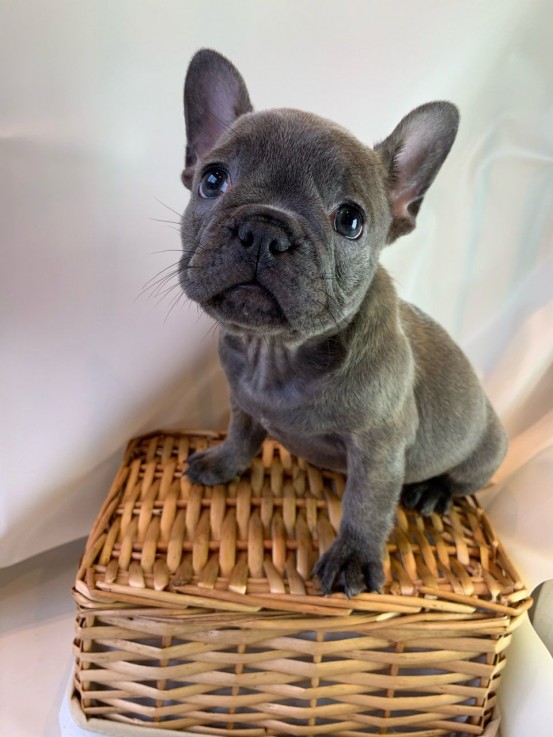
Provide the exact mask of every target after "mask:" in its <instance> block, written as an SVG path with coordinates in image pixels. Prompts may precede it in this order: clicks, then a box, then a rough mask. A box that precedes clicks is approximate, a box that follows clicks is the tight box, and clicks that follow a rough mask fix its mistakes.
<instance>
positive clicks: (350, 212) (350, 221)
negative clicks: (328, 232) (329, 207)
mask: <svg viewBox="0 0 553 737" xmlns="http://www.w3.org/2000/svg"><path fill="white" fill-rule="evenodd" d="M334 230H335V231H336V232H337V233H339V234H340V235H343V236H344V238H349V239H350V240H356V239H357V238H359V236H360V235H361V233H362V232H363V215H362V214H361V211H360V210H359V208H357V207H355V206H354V205H340V207H339V208H338V209H337V210H336V212H335V213H334Z"/></svg>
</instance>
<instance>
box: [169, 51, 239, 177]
mask: <svg viewBox="0 0 553 737" xmlns="http://www.w3.org/2000/svg"><path fill="white" fill-rule="evenodd" d="M252 109H253V108H252V104H251V102H250V98H249V95H248V90H247V89H246V85H245V83H244V80H243V79H242V76H241V74H240V72H239V71H238V70H237V69H236V67H235V66H234V65H233V64H231V63H230V61H229V60H228V59H226V58H225V57H224V56H223V55H222V54H219V53H218V52H217V51H212V50H211V49H201V50H200V51H197V52H196V54H194V56H193V57H192V61H191V62H190V65H189V67H188V71H187V73H186V80H185V82H184V120H185V123H186V161H185V169H184V171H183V173H182V181H183V184H184V185H185V187H188V189H190V188H191V186H192V179H193V177H194V169H195V167H196V165H197V163H198V161H200V160H201V159H202V158H203V157H204V156H205V155H206V154H207V153H208V152H209V151H210V150H211V149H212V148H213V147H214V146H215V144H216V142H217V139H218V138H219V137H220V136H221V134H222V133H224V131H225V130H227V129H228V128H229V127H230V125H231V124H232V123H234V121H235V120H236V118H238V117H239V116H240V115H243V114H244V113H249V112H251V110H252Z"/></svg>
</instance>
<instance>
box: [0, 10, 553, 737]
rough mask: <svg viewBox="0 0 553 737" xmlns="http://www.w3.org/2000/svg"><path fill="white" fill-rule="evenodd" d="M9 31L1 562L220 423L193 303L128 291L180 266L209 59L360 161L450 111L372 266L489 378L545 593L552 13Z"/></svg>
mask: <svg viewBox="0 0 553 737" xmlns="http://www.w3.org/2000/svg"><path fill="white" fill-rule="evenodd" d="M0 13H1V14H0V28H1V31H0V33H1V36H2V38H1V44H0V60H1V69H2V79H1V91H0V99H1V101H2V102H1V108H0V131H1V143H0V146H1V148H0V150H1V158H2V161H1V166H2V176H1V177H0V212H1V213H2V215H1V217H2V249H1V253H2V268H1V270H0V280H1V281H0V299H1V306H2V323H1V330H2V361H1V363H0V409H1V411H2V424H1V426H0V483H1V485H2V488H1V490H0V565H9V564H11V563H14V562H16V561H18V560H21V559H23V558H25V557H27V556H30V555H32V554H34V553H37V552H40V551H42V550H45V549H47V548H49V547H53V546H55V545H59V544H61V543H63V542H66V541H68V540H71V539H74V538H76V537H79V536H82V535H85V534H86V533H87V532H88V530H89V528H90V525H91V522H92V520H93V518H94V516H95V515H96V513H97V510H98V507H99V505H100V503H101V500H102V499H103V497H104V495H105V493H106V488H107V486H108V485H109V483H110V481H111V479H112V477H113V474H114V472H115V469H116V467H117V464H118V462H119V459H120V455H121V452H122V449H123V448H124V446H125V444H126V442H127V440H128V438H129V437H131V436H133V435H136V434H139V433H142V432H145V431H148V430H151V429H154V428H156V427H160V426H165V427H170V426H173V427H174V426H187V427H200V426H201V427H207V428H224V427H225V424H226V417H227V390H226V384H225V381H224V378H223V376H222V373H221V371H220V369H219V367H218V363H217V358H216V348H215V342H216V336H215V335H214V333H213V332H210V326H211V322H210V321H209V319H208V318H206V317H204V316H198V314H197V311H196V309H195V307H194V306H191V305H185V304H184V301H183V300H181V301H180V302H179V303H178V304H177V305H176V306H175V308H174V309H173V310H172V311H171V313H170V314H169V316H167V313H168V312H169V310H170V307H171V303H172V299H173V297H175V296H176V295H177V294H178V290H173V291H172V292H171V293H170V294H169V295H167V297H166V298H164V299H163V300H162V301H161V302H160V303H158V302H157V300H156V299H151V298H150V299H149V298H148V295H147V294H146V295H143V296H141V297H138V295H139V293H140V291H141V288H142V286H143V284H144V283H145V282H146V281H147V280H148V279H149V278H150V277H152V276H153V275H154V274H156V273H157V272H158V271H160V270H162V269H164V268H165V267H168V266H169V265H170V264H172V263H174V262H175V261H176V260H177V258H178V253H177V252H176V251H175V250H174V249H178V248H179V239H178V234H177V233H176V232H175V231H174V230H172V229H171V227H172V226H171V225H170V224H164V223H159V222H156V221H155V220H154V219H153V218H159V219H167V220H176V219H177V218H176V216H174V213H172V212H171V210H169V209H167V208H166V207H165V206H164V205H162V204H161V203H160V202H159V201H158V200H161V201H162V202H163V203H165V204H166V205H167V206H168V207H170V208H173V209H174V210H176V211H178V212H181V211H182V209H183V207H184V205H185V203H186V199H187V194H186V192H185V190H184V189H183V188H182V186H181V185H180V181H179V175H180V169H181V165H182V160H183V150H184V126H183V121H182V111H181V93H182V82H183V77H184V73H185V70H186V66H187V63H188V61H189V59H190V57H191V55H192V54H193V53H194V51H195V50H196V49H198V48H200V47H202V46H210V47H213V48H216V49H218V50H220V51H221V52H223V53H224V54H226V55H227V56H228V57H229V58H230V59H231V60H232V61H233V62H234V63H235V64H236V66H237V67H238V68H239V69H240V70H241V72H242V73H243V75H244V77H245V79H246V82H247V84H248V87H249V89H250V94H251V97H252V100H253V102H254V105H255V106H256V107H257V108H258V109H260V108H265V107H273V106H289V107H299V108H303V109H307V110H311V111H314V112H316V113H318V114H321V115H324V116H327V117H329V118H332V119H335V120H336V121H338V122H339V123H341V124H343V125H344V126H346V127H348V128H349V129H350V130H352V131H353V132H354V133H355V134H356V135H357V136H358V137H359V138H361V139H363V140H364V141H366V142H368V143H374V142H376V141H377V140H379V139H381V138H383V137H384V136H385V135H387V134H388V133H389V132H390V131H391V130H392V128H393V127H394V126H395V124H396V123H397V122H398V121H399V120H400V118H401V117H402V116H403V115H404V114H405V113H407V112H408V111H409V110H410V109H411V108H413V107H415V106H416V105H418V104H420V103H422V102H426V101H428V100H432V99H438V98H445V99H450V100H452V101H454V102H455V103H456V104H457V105H458V106H459V107H460V109H461V114H462V122H461V128H460V132H459V136H458V139H457V141H456V143H455V146H454V148H453V151H452V153H451V155H450V157H449V158H448V160H447V162H446V164H445V165H444V168H443V170H442V172H441V173H440V175H439V177H438V179H437V181H436V182H435V184H434V185H433V187H432V189H431V190H430V193H429V195H428V196H427V198H426V201H425V203H424V205H423V207H422V210H421V214H420V217H419V225H418V228H417V230H416V231H415V232H414V233H413V234H412V235H410V236H408V237H406V238H404V239H401V240H400V241H398V242H397V243H396V244H394V245H393V246H392V247H391V248H390V249H389V250H388V251H387V252H386V253H385V256H384V262H385V264H386V265H387V266H388V267H389V269H390V270H391V272H392V274H393V275H394V277H395V279H396V281H397V284H398V288H399V291H400V293H401V294H402V296H404V297H405V298H407V299H410V300H412V301H414V302H416V303H417V304H418V305H419V306H420V307H422V308H423V309H425V310H426V311H428V312H429V313H430V314H431V315H433V316H434V317H435V318H436V319H437V320H438V321H439V322H441V323H442V324H443V325H444V326H445V327H446V328H447V329H448V330H449V331H450V332H451V333H452V335H453V336H454V337H455V338H456V339H457V340H458V341H459V342H460V344H461V345H462V346H463V348H464V349H465V351H466V352H467V353H468V355H469V356H470V358H471V359H472V361H473V363H474V365H475V366H476V368H477V370H478V372H479V374H480V376H481V377H482V380H483V382H484V384H485V386H486V388H487V391H488V393H489V395H490V397H491V399H492V401H493V403H494V404H495V406H496V408H497V410H498V411H499V413H500V415H501V416H502V418H503V420H504V422H505V423H506V426H507V428H508V430H509V433H510V436H511V439H512V450H511V454H510V456H509V458H508V460H507V462H506V464H505V466H504V468H503V469H502V471H501V472H500V477H501V479H502V482H501V484H500V485H499V486H496V487H495V488H494V489H493V490H492V491H491V492H489V493H488V494H487V496H486V497H485V499H486V503H487V505H488V508H489V510H490V514H491V516H492V520H493V522H494V523H495V526H496V528H497V530H498V532H499V533H500V535H501V536H502V537H503V539H504V542H505V544H506V545H507V547H508V548H509V549H510V550H511V552H513V557H514V559H515V562H516V563H517V564H518V566H519V568H520V569H521V571H522V572H523V574H524V575H525V576H526V580H527V581H528V583H529V585H531V586H534V585H536V584H537V583H539V582H540V581H541V580H544V579H546V578H550V577H552V575H553V564H552V561H553V535H552V534H551V531H550V529H551V522H550V520H551V519H552V517H553V494H552V493H551V487H552V486H553V388H552V387H553V368H552V356H553V252H552V249H551V238H552V234H553V226H552V218H551V212H552V201H553V187H552V171H551V162H552V157H553V105H552V89H553V54H552V51H551V46H552V44H551V29H552V28H553V5H552V4H551V2H550V0H526V2H519V1H515V0H488V1H487V2H486V3H482V2H476V1H475V0H462V1H461V0H450V1H449V2H443V0H419V2H417V3H411V2H408V0H404V1H399V0H393V1H391V2H386V3H383V2H377V1H375V0H365V1H364V2H362V1H361V0H359V1H358V2H357V1H355V0H326V2H317V1H316V0H299V1H297V0H296V1H294V0H278V1H277V0H272V1H269V2H255V0H242V2H238V1H235V2H222V1H219V0H212V2H210V3H203V2H177V1H176V0H174V1H173V0H165V2H163V3H155V2H151V1H150V2H148V0H118V2H117V3H113V2H108V0H98V1H97V2H94V3H75V2H70V1H69V0H49V1H44V2H42V1H40V0H29V1H28V2H21V3H11V2H6V1H4V3H3V4H2V5H0ZM160 252H161V253H160ZM172 284H176V281H175V280H173V281H172V282H170V284H169V286H171V285H172ZM528 733H529V732H528ZM511 734H513V735H515V734H516V732H511ZM534 734H538V732H534ZM539 734H541V733H539ZM543 734H545V733H543Z"/></svg>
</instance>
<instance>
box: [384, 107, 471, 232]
mask: <svg viewBox="0 0 553 737" xmlns="http://www.w3.org/2000/svg"><path fill="white" fill-rule="evenodd" d="M458 126H459V111H458V110H457V108H456V107H455V105H453V104H452V103H450V102H429V103H427V104H426V105H421V106H420V107H418V108H416V109H415V110H413V111H411V112H410V113H409V115H407V116H405V118H403V120H402V121H401V123H400V124H399V125H398V126H397V127H396V128H395V130H394V131H393V133H392V134H391V135H389V136H388V138H386V139H385V140H384V141H382V143H379V144H378V145H377V146H375V151H377V152H378V154H380V157H381V158H382V160H383V162H384V165H385V166H386V169H387V171H388V191H389V196H390V203H391V206H392V216H393V221H392V224H391V226H390V230H389V232H388V238H387V242H388V243H392V241H395V239H396V238H399V236H400V235H404V234H405V233H409V232H410V231H411V230H413V229H414V227H415V221H416V217H417V214H418V211H419V208H420V206H421V203H422V199H423V197H424V195H425V193H426V190H427V189H428V187H430V185H431V184H432V182H433V181H434V178H435V177H436V174H437V173H438V171H439V170H440V167H441V165H442V164H443V163H444V161H445V158H446V156H447V155H448V153H449V150H450V148H451V146H452V145H453V141H454V140H455V136H456V134H457V128H458Z"/></svg>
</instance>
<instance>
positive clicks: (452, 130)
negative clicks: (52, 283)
mask: <svg viewBox="0 0 553 737" xmlns="http://www.w3.org/2000/svg"><path fill="white" fill-rule="evenodd" d="M184 99H185V114H186V128H187V139H188V140H187V157H186V169H185V173H184V175H183V181H184V182H185V184H186V185H187V186H188V187H189V188H190V189H191V190H192V196H191V198H190V203H189V205H188V207H187V209H186V211H185V213H184V215H183V218H182V226H181V234H182V243H183V256H182V259H181V264H180V280H181V285H182V288H183V290H184V292H185V293H186V294H187V295H188V296H189V297H190V298H191V299H193V300H195V301H196V302H198V303H199V304H200V305H201V306H202V307H203V308H204V310H205V311H206V312H208V313H209V314H210V315H212V316H213V317H214V318H215V319H216V320H218V322H219V323H220V326H221V331H220V357H221V362H222V364H223V367H224V370H225V372H226V375H227V378H228V381H229V385H230V389H231V398H232V402H231V404H232V420H231V423H230V427H229V432H228V436H227V439H226V440H225V442H224V443H222V445H220V446H219V447H218V448H216V449H212V450H208V451H204V452H201V453H197V454H195V455H194V456H193V457H192V458H191V460H190V466H189V470H188V474H189V476H190V478H191V479H193V480H194V481H196V482H198V483H204V484H217V483H222V482H225V481H228V480H230V479H232V478H234V477H236V476H237V475H238V474H240V473H241V472H242V471H243V470H244V469H245V468H246V467H247V466H248V464H249V462H250V460H251V458H252V457H253V455H254V454H255V453H256V452H257V450H258V449H259V447H260V445H261V443H262V441H263V439H264V438H265V436H266V434H267V433H270V434H271V435H272V436H273V437H275V438H276V439H277V440H279V441H281V442H282V443H283V444H284V445H285V446H286V447H287V448H288V449H289V450H290V451H291V452H293V453H296V454H298V455H300V456H303V457H304V458H306V459H307V460H308V461H310V462H311V463H314V464H317V465H320V466H323V467H327V468H332V469H337V470H340V471H347V474H348V481H347V486H346V491H345V494H344V499H343V518H342V523H341V526H340V530H339V533H338V535H337V537H336V540H335V541H334V543H333V545H332V546H331V548H330V549H329V550H328V551H327V552H326V553H325V554H324V555H323V556H322V557H321V559H320V560H319V561H318V563H317V566H316V568H315V573H316V575H318V577H319V579H320V582H321V585H322V588H323V590H324V591H325V592H330V591H331V590H334V589H342V590H344V591H345V592H346V593H347V595H348V596H352V595H354V594H356V593H359V592H361V591H363V590H365V589H367V590H369V591H372V590H379V589H380V587H381V585H382V582H383V569H382V562H381V559H382V551H383V546H384V544H385V542H386V539H387V536H388V534H389V532H390V528H391V525H392V523H393V518H394V512H395V508H396V505H397V503H398V502H399V501H400V497H401V494H402V489H403V497H402V500H403V502H404V504H406V505H407V506H411V507H414V508H417V509H418V510H419V511H421V512H422V513H423V514H430V513H432V512H435V511H436V512H441V513H444V512H446V511H447V509H448V507H449V504H450V502H451V498H452V496H455V495H458V494H468V493H471V492H474V491H476V490H478V489H479V488H480V487H481V486H482V485H483V484H485V483H486V481H487V480H488V479H489V478H490V476H491V475H492V473H493V472H494V471H495V469H496V468H497V467H498V466H499V463H500V462H501V460H502V458H503V456H504V454H505V451H506V436H505V433H504V430H503V428H502V427H501V424H500V422H499V420H498V418H497V416H496V415H495V413H494V411H493V409H492V407H491V406H490V403H489V402H488V400H487V398H486V397H485V395H484V393H483V391H482V388H481V386H480V384H479V382H478V380H477V378H476V376H475V374H474V371H473V370H472V368H471V366H470V364H469V362H468V360H467V359H466V358H465V356H464V355H463V353H462V351H461V350H460V349H459V348H458V347H457V345H456V344H455V343H454V342H453V341H452V339H451V338H450V337H449V336H448V334H447V333H446V332H445V331H444V330H443V329H442V328H441V327H440V326H439V325H437V324H436V323H435V322H434V321H433V320H432V319H431V318H430V317H428V316H427V315H425V314H424V313H423V312H421V311H420V310H419V309H417V308H416V307H414V306H413V305H411V304H408V303H406V302H403V301H402V300H400V299H399V298H398V296H397V294H396V292H395V289H394V287H393V284H392V281H391V279H390V277H389V276H388V274H387V273H386V271H385V270H384V269H383V267H382V266H381V265H380V264H379V260H378V259H379V255H380V252H381V250H382V249H383V248H384V246H385V245H386V243H389V242H391V241H393V240H395V238H397V237H398V236H400V235H402V234H403V233H406V232H408V231H409V230H412V229H413V227H414V226H415V218H416V215H417V213H418V210H419V207H420V204H421V202H422V198H423V196H424V194H425V192H426V190H427V189H428V187H429V186H430V184H431V183H432V181H433V180H434V177H435V176H436V174H437V172H438V170H439V168H440V166H441V165H442V163H443V161H444V159H445V157H446V156H447V154H448V152H449V149H450V147H451V145H452V143H453V140H454V138H455V134H456V131H457V125H458V113H457V110H456V108H455V107H454V106H453V105H452V104H451V103H447V102H433V103H429V104H427V105H423V106H421V107H420V108H417V109H416V110H414V111H412V112H411V113H409V115H407V116H406V118H404V119H403V120H402V121H401V123H400V124H399V125H398V126H397V128H396V129H395V130H394V132H393V133H392V134H391V135H390V136H389V137H388V138H387V139H386V140H385V141H383V142H382V143H381V144H379V145H377V146H376V147H375V149H374V150H373V149H371V148H369V147H366V146H364V145H363V144H361V143H360V142H359V141H358V140H357V139H355V138H354V137H353V136H351V135H350V134H349V133H348V132H347V131H345V130H344V129H342V128H340V127H339V126H338V125H336V124H334V123H332V122H330V121H327V120H325V119H323V118H319V117H318V116H316V115H312V114H309V113H305V112H300V111H297V110H288V109H280V110H268V111H262V112H252V111H251V103H250V101H249V97H248V93H247V90H246V86H245V84H244V82H243V80H242V77H241V76H240V75H239V73H238V72H237V70H236V69H235V68H234V67H233V66H232V64H230V62H229V61H228V60H226V59H225V58H224V57H222V56H221V55H220V54H218V53H216V52H214V51H209V50H202V51H200V52H198V54H196V56H195V57H194V58H193V60H192V62H191V64H190V68H189V70H188V74H187V77H186V84H185V97H184ZM212 165H218V166H219V167H224V169H226V171H227V172H228V173H229V175H230V179H231V183H230V187H229V189H228V190H227V191H225V192H224V193H222V194H220V195H218V196H216V197H213V198H207V199H206V198H204V197H202V196H200V194H199V186H200V181H201V180H202V177H203V176H204V174H205V172H206V169H208V168H209V167H210V166H212ZM343 203H349V204H350V205H357V206H358V207H359V208H360V209H361V210H362V212H363V213H364V217H365V226H364V230H363V233H362V234H361V236H360V237H359V238H358V239H357V240H351V239H348V238H345V237H344V236H343V235H340V234H339V233H338V232H336V230H335V229H334V227H333V224H332V218H333V213H335V211H336V209H337V208H338V207H339V206H340V205H342V204H343Z"/></svg>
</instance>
